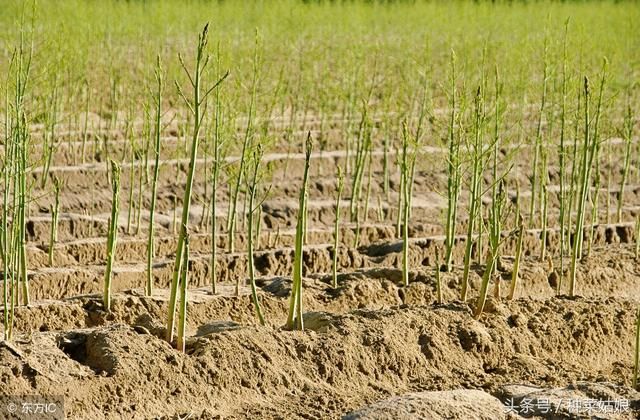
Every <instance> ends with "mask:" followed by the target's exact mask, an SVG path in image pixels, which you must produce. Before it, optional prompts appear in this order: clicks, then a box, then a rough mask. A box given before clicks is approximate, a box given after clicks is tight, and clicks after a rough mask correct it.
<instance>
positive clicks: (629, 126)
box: [616, 103, 634, 223]
mask: <svg viewBox="0 0 640 420" xmlns="http://www.w3.org/2000/svg"><path fill="white" fill-rule="evenodd" d="M633 120H634V118H633V114H632V113H631V104H629V103H627V112H626V113H625V116H624V127H623V129H622V138H623V139H624V142H625V149H624V168H623V171H622V179H621V180H620V193H619V194H618V208H617V212H616V213H617V216H618V223H622V205H623V204H624V187H625V185H626V183H627V179H629V167H630V166H631V145H632V138H633Z"/></svg>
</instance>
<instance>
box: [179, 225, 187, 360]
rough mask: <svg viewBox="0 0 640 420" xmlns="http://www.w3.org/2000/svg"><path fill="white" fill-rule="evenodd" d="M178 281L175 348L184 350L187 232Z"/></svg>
mask: <svg viewBox="0 0 640 420" xmlns="http://www.w3.org/2000/svg"><path fill="white" fill-rule="evenodd" d="M180 277H181V280H182V281H181V282H180V309H179V311H178V312H179V313H178V337H177V343H176V348H177V349H178V350H179V351H181V352H182V353H184V352H185V338H186V332H187V288H188V287H189V233H187V234H186V236H185V238H184V258H183V261H182V275H181V276H180Z"/></svg>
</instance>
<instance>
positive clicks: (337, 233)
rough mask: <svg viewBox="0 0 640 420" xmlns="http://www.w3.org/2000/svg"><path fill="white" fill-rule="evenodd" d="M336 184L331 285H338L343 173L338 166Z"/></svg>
mask: <svg viewBox="0 0 640 420" xmlns="http://www.w3.org/2000/svg"><path fill="white" fill-rule="evenodd" d="M337 180H338V185H337V189H336V211H335V213H336V220H335V224H334V227H333V283H332V284H333V287H334V288H336V287H338V247H339V246H340V199H341V198H342V190H343V188H344V175H343V173H342V168H341V167H340V166H338V173H337Z"/></svg>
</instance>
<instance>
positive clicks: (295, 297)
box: [287, 132, 313, 330]
mask: <svg viewBox="0 0 640 420" xmlns="http://www.w3.org/2000/svg"><path fill="white" fill-rule="evenodd" d="M312 149H313V142H312V140H311V132H309V133H308V134H307V142H306V147H305V160H304V173H303V176H302V189H301V190H300V199H299V201H298V220H297V223H296V244H295V255H294V259H293V284H292V286H291V299H290V301H289V316H288V318H287V328H289V329H298V330H304V322H303V319H302V313H303V311H302V262H303V261H302V257H303V253H304V249H303V243H304V234H305V232H304V227H305V226H306V222H305V219H306V218H307V196H308V191H307V189H308V187H307V181H308V177H309V164H310V162H311V150H312Z"/></svg>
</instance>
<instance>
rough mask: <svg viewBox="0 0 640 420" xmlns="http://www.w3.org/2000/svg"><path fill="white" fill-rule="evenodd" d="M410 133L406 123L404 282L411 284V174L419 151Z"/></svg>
mask: <svg viewBox="0 0 640 420" xmlns="http://www.w3.org/2000/svg"><path fill="white" fill-rule="evenodd" d="M409 143H410V139H409V133H408V130H407V125H406V123H403V125H402V163H401V171H402V178H403V179H404V180H405V183H404V188H403V189H402V194H403V200H402V283H403V284H404V285H405V286H408V285H409V217H410V207H411V181H412V180H413V177H412V175H411V173H412V171H413V168H414V167H415V163H416V156H417V151H416V150H415V147H413V148H412V149H413V150H410V149H409V147H410V145H409Z"/></svg>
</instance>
